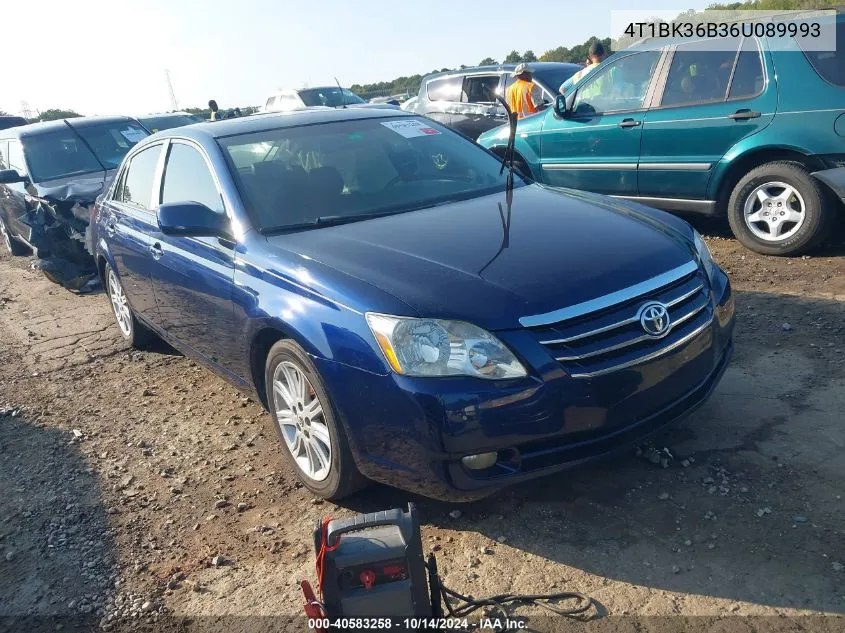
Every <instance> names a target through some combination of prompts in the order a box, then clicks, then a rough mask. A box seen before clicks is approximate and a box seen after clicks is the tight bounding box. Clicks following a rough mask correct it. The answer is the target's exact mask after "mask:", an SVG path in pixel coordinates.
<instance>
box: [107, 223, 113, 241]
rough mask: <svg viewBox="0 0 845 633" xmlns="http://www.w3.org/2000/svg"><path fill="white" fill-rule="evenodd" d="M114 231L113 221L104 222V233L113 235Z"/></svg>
mask: <svg viewBox="0 0 845 633" xmlns="http://www.w3.org/2000/svg"><path fill="white" fill-rule="evenodd" d="M114 231H115V228H114V222H109V223H108V224H106V233H108V235H109V237H112V236H114Z"/></svg>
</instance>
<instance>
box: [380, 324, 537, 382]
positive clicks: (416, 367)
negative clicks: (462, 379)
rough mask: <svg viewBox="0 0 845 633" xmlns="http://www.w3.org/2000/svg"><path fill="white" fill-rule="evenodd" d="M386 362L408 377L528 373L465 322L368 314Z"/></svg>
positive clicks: (503, 349)
mask: <svg viewBox="0 0 845 633" xmlns="http://www.w3.org/2000/svg"><path fill="white" fill-rule="evenodd" d="M367 323H368V324H369V325H370V329H371V330H372V331H373V335H374V336H375V337H376V341H377V342H378V344H379V347H380V348H381V351H382V352H383V353H384V357H385V358H386V359H387V362H388V363H389V364H390V366H391V367H392V368H393V371H395V372H396V373H397V374H403V375H405V376H475V377H476V378H487V379H492V380H495V379H498V378H520V377H522V376H525V375H527V372H526V371H525V368H524V367H523V366H522V364H521V363H520V362H519V361H518V360H517V359H516V357H515V356H514V355H513V353H512V352H511V351H510V350H509V349H508V348H507V347H505V345H504V344H503V343H502V342H501V341H500V340H499V339H497V338H496V337H495V336H493V335H492V334H490V333H489V332H487V331H485V330H482V329H481V328H479V327H476V326H474V325H472V324H471V323H465V322H463V321H444V320H441V319H414V318H411V317H395V316H389V315H386V314H374V313H372V312H368V313H367Z"/></svg>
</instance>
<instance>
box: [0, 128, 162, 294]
mask: <svg viewBox="0 0 845 633" xmlns="http://www.w3.org/2000/svg"><path fill="white" fill-rule="evenodd" d="M146 136H149V133H148V132H147V130H146V129H145V128H144V127H143V126H142V125H141V124H140V123H139V122H138V121H137V120H135V119H131V118H129V117H80V118H76V119H64V120H60V121H49V122H45V123H34V124H32V125H24V126H20V127H15V128H11V129H8V130H3V131H0V238H2V241H3V243H4V245H5V248H6V249H7V250H8V251H9V252H10V253H11V254H13V255H26V254H28V253H29V252H30V251H32V252H33V253H34V254H35V256H36V258H37V259H36V267H37V268H39V269H40V270H41V271H43V272H44V274H45V275H46V276H47V277H48V278H49V279H50V280H51V281H54V282H55V283H57V284H60V285H62V286H64V287H65V288H68V289H71V290H77V291H82V290H86V289H88V288H90V287H92V286H93V285H94V284H96V283H97V267H96V265H95V263H94V258H93V257H92V254H91V253H92V251H93V235H92V232H91V231H92V222H91V217H92V209H93V206H94V201H95V200H96V198H97V196H99V195H100V194H101V193H102V192H103V191H104V190H106V189H107V188H108V186H109V185H110V184H111V180H112V178H113V177H114V172H115V170H116V168H117V166H118V165H120V162H121V160H123V157H124V156H125V155H126V153H127V152H128V151H129V150H130V149H131V148H132V147H133V146H134V145H135V144H136V143H137V142H138V141H140V140H141V139H142V138H144V137H146Z"/></svg>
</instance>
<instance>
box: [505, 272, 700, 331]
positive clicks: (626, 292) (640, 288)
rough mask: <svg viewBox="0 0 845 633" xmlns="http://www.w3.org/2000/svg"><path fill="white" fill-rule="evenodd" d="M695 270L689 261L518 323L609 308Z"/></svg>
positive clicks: (551, 320)
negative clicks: (643, 279)
mask: <svg viewBox="0 0 845 633" xmlns="http://www.w3.org/2000/svg"><path fill="white" fill-rule="evenodd" d="M697 270H698V263H697V262H695V261H689V262H687V263H686V264H682V265H681V266H678V267H676V268H673V269H672V270H668V271H666V272H665V273H661V274H660V275H656V276H655V277H652V278H651V279H646V280H645V281H641V282H640V283H638V284H634V285H633V286H629V287H627V288H623V289H622V290H617V291H616V292H611V293H610V294H607V295H604V296H601V297H596V298H595V299H590V300H588V301H583V302H581V303H577V304H575V305H573V306H568V307H566V308H560V309H558V310H553V311H552V312H546V313H545V314H535V315H532V316H524V317H520V318H519V323H520V325H522V326H523V327H539V326H543V325H551V324H553V323H559V322H561V321H567V320H569V319H574V318H575V317H579V316H583V315H585V314H589V313H590V312H596V311H598V310H604V309H605V308H609V307H611V306H614V305H616V304H618V303H623V302H625V301H630V300H631V299H636V298H637V297H639V296H641V295H644V294H646V293H649V292H653V291H654V290H657V289H658V288H662V287H663V286H666V285H669V284H671V283H672V282H674V281H677V280H679V279H681V278H683V277H686V276H687V275H690V274H692V273H694V272H695V271H697Z"/></svg>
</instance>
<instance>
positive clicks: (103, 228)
mask: <svg viewBox="0 0 845 633" xmlns="http://www.w3.org/2000/svg"><path fill="white" fill-rule="evenodd" d="M163 147H164V145H163V144H161V143H159V144H157V145H153V146H151V147H147V148H145V149H143V150H142V151H140V152H138V153H137V154H135V155H134V156H132V157H131V158H130V160H129V164H128V165H127V166H126V167H125V168H124V169H123V171H122V172H121V174H120V175H119V176H118V181H117V184H116V185H115V187H114V189H113V190H112V194H111V197H110V198H108V199H107V200H105V201H104V202H103V203H102V204H101V206H100V216H99V219H98V224H97V230H98V232H100V233H101V237H103V238H104V239H105V240H106V243H107V244H108V248H109V253H110V254H111V256H112V259H113V261H114V263H115V265H116V267H117V270H116V272H117V275H118V277H120V284H121V285H122V286H123V291H124V292H125V293H126V298H127V299H128V300H129V305H130V306H132V310H133V311H134V312H135V314H137V315H138V316H140V317H141V319H143V320H144V321H146V322H147V323H149V324H150V325H153V326H155V327H160V326H161V323H160V319H159V315H158V311H157V310H156V301H155V297H154V296H153V286H152V281H151V278H150V270H151V268H152V263H153V259H152V256H151V254H150V243H151V242H150V233H151V232H152V231H155V230H157V229H158V222H157V221H156V216H155V213H154V212H153V188H154V184H155V183H156V182H157V173H158V167H159V161H160V158H161V150H162V148H163Z"/></svg>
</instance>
